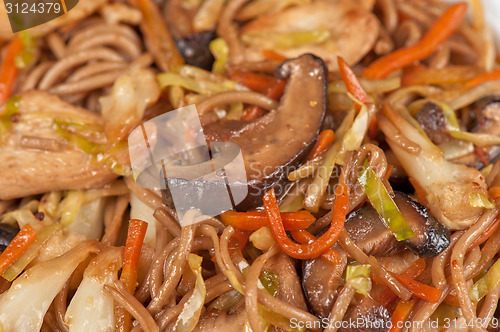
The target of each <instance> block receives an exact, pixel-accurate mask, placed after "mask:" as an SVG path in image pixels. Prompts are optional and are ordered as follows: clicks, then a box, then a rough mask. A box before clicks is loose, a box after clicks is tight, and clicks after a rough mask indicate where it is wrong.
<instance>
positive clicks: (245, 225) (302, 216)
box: [220, 210, 316, 231]
mask: <svg viewBox="0 0 500 332" xmlns="http://www.w3.org/2000/svg"><path fill="white" fill-rule="evenodd" d="M220 217H221V220H222V221H223V222H224V223H225V224H226V225H231V226H233V227H234V228H236V229H239V230H242V231H256V230H258V229H259V228H261V227H264V226H269V219H268V218H267V215H266V213H265V212H264V211H252V212H235V211H226V212H224V213H223V214H221V215H220ZM281 219H282V220H283V225H284V227H285V230H287V231H296V230H301V229H306V228H307V227H309V226H310V225H311V224H312V223H313V222H314V221H315V220H316V218H314V216H313V215H312V214H311V213H309V211H306V210H302V211H297V212H281Z"/></svg>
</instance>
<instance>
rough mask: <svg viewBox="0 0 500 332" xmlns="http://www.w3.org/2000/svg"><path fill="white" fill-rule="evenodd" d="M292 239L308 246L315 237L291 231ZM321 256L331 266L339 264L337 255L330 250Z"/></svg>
mask: <svg viewBox="0 0 500 332" xmlns="http://www.w3.org/2000/svg"><path fill="white" fill-rule="evenodd" d="M292 237H293V239H294V240H295V241H297V242H298V243H300V244H309V243H312V242H314V241H315V240H316V237H315V236H314V235H312V234H311V233H309V232H308V231H306V230H302V231H293V232H292ZM321 256H323V257H324V258H326V259H328V260H329V261H330V262H332V263H333V264H338V263H339V262H340V257H339V253H338V252H337V251H335V250H334V249H331V248H330V249H328V250H327V251H325V252H324V253H323V254H322V255H321Z"/></svg>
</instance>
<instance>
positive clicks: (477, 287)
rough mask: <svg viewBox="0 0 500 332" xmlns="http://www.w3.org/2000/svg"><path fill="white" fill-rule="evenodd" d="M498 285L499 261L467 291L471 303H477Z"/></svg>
mask: <svg viewBox="0 0 500 332" xmlns="http://www.w3.org/2000/svg"><path fill="white" fill-rule="evenodd" d="M498 285H500V259H499V260H497V261H496V262H495V264H493V265H492V266H491V267H490V269H489V270H488V272H486V274H485V275H484V276H483V277H482V278H481V279H479V280H478V281H477V282H476V283H475V284H474V286H472V288H471V290H470V291H469V296H470V298H471V300H472V301H474V302H475V303H478V302H479V301H480V300H481V299H482V298H483V297H484V296H485V295H486V294H488V292H490V291H491V290H492V289H493V288H495V287H496V286H498Z"/></svg>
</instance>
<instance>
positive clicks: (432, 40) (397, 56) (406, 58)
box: [363, 2, 467, 79]
mask: <svg viewBox="0 0 500 332" xmlns="http://www.w3.org/2000/svg"><path fill="white" fill-rule="evenodd" d="M466 13H467V4H466V3H464V2H460V3H456V4H453V5H451V6H450V7H449V8H448V9H447V10H446V11H445V12H444V13H443V14H442V15H441V16H440V17H439V18H438V19H437V20H436V21H435V22H434V24H433V25H432V27H431V28H430V29H429V30H428V31H427V32H426V33H425V35H424V36H423V37H422V39H420V41H418V42H417V43H416V44H415V45H413V46H410V47H405V48H400V49H398V50H396V51H394V52H392V53H390V54H388V55H386V56H383V57H381V58H380V59H378V60H376V61H374V62H372V64H371V65H370V66H368V67H367V68H365V70H364V73H363V74H364V77H366V78H375V79H381V78H385V77H387V76H389V74H391V73H392V72H394V71H396V70H398V69H401V68H404V67H406V66H408V65H411V64H412V63H414V62H416V61H419V60H423V59H425V58H427V57H428V56H430V55H431V54H432V53H434V51H435V50H436V48H437V47H438V46H439V45H441V44H442V43H443V42H444V41H445V40H447V39H448V38H449V37H450V36H451V35H452V34H453V32H454V31H455V30H456V29H457V28H458V26H459V25H460V23H461V22H462V20H463V18H464V17H465V14H466Z"/></svg>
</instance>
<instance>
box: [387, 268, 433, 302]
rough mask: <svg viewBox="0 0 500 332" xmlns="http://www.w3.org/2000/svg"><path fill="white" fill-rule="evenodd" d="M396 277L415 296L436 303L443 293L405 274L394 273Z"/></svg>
mask: <svg viewBox="0 0 500 332" xmlns="http://www.w3.org/2000/svg"><path fill="white" fill-rule="evenodd" d="M392 275H393V276H394V278H396V279H397V280H398V281H399V282H400V283H401V284H403V286H405V287H406V288H407V289H408V290H409V291H410V292H411V293H412V294H413V295H414V296H416V297H418V298H420V299H423V300H426V301H429V302H432V303H436V302H437V301H439V299H440V298H441V295H442V294H443V293H442V292H441V291H440V290H439V289H437V288H434V287H431V286H428V285H426V284H423V283H421V282H418V281H416V280H413V279H412V278H410V277H407V276H405V275H400V274H396V273H393V274H392Z"/></svg>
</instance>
